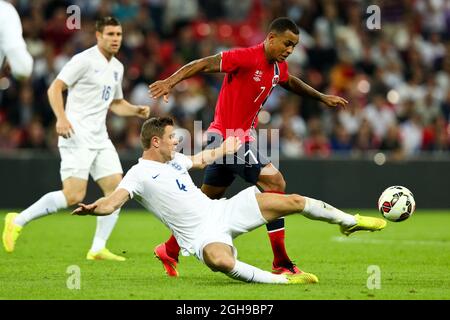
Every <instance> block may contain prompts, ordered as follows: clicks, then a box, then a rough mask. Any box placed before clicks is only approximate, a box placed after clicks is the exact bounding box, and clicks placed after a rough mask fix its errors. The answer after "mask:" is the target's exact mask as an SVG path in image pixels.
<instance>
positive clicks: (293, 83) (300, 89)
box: [281, 75, 348, 107]
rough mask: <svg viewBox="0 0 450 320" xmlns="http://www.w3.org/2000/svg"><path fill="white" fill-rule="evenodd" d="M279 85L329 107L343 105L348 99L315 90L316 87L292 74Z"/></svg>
mask: <svg viewBox="0 0 450 320" xmlns="http://www.w3.org/2000/svg"><path fill="white" fill-rule="evenodd" d="M281 86H282V87H283V88H285V89H286V90H288V91H291V92H293V93H296V94H298V95H304V96H308V97H311V98H313V99H316V100H319V101H321V102H323V103H325V104H326V105H327V106H329V107H339V106H343V107H345V106H346V105H347V103H348V101H347V100H345V99H344V98H341V97H338V96H333V95H327V94H323V93H321V92H319V91H317V90H316V89H314V88H313V87H311V86H309V85H308V84H307V83H305V82H303V81H302V80H300V79H299V78H297V77H294V76H293V75H289V78H288V81H286V82H285V83H282V84H281Z"/></svg>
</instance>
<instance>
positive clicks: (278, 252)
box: [264, 191, 291, 267]
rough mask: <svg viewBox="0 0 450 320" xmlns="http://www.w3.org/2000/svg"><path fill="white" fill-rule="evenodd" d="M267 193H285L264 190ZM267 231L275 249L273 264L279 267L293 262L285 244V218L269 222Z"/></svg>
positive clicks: (273, 249)
mask: <svg viewBox="0 0 450 320" xmlns="http://www.w3.org/2000/svg"><path fill="white" fill-rule="evenodd" d="M264 192H267V193H278V194H284V192H280V191H264ZM267 232H268V234H269V239H270V244H271V245H272V251H273V264H274V265H275V266H277V267H280V266H284V265H287V264H289V263H290V262H291V259H290V258H289V256H288V254H287V252H286V246H285V242H284V239H285V231H284V219H283V218H281V219H277V220H275V221H272V222H271V223H268V224H267Z"/></svg>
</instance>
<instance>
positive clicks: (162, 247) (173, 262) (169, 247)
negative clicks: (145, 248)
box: [153, 235, 180, 277]
mask: <svg viewBox="0 0 450 320" xmlns="http://www.w3.org/2000/svg"><path fill="white" fill-rule="evenodd" d="M179 252H180V246H179V245H178V242H177V240H176V239H175V237H174V236H173V235H172V236H171V237H170V238H169V240H167V241H166V242H165V243H161V244H159V245H157V246H156V247H155V249H154V250H153V253H154V255H155V258H157V259H158V260H159V261H161V263H162V264H163V267H164V270H165V271H166V274H167V275H168V276H169V277H178V271H177V264H178V254H179Z"/></svg>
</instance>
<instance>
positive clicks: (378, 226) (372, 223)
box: [341, 214, 386, 236]
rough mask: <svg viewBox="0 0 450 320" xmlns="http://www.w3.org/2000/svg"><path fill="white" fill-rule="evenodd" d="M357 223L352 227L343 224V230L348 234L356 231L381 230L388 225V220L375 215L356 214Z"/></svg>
mask: <svg viewBox="0 0 450 320" xmlns="http://www.w3.org/2000/svg"><path fill="white" fill-rule="evenodd" d="M355 218H356V224H355V225H353V226H350V227H346V226H341V232H342V233H343V234H345V235H346V236H349V235H350V234H352V233H353V232H355V231H361V230H366V231H380V230H382V229H384V227H386V220H383V219H380V218H373V217H365V216H360V215H359V214H357V215H355Z"/></svg>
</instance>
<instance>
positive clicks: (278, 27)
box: [269, 17, 300, 34]
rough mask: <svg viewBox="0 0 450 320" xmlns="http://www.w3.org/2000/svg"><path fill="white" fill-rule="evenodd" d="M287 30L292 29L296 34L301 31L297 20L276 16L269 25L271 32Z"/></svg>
mask: <svg viewBox="0 0 450 320" xmlns="http://www.w3.org/2000/svg"><path fill="white" fill-rule="evenodd" d="M286 30H289V31H292V33H294V34H299V33H300V31H299V29H298V26H297V25H296V24H295V22H294V21H292V20H291V19H289V18H286V17H280V18H276V19H275V20H273V21H272V23H271V24H270V26H269V32H272V31H273V32H276V33H283V32H285V31H286Z"/></svg>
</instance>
